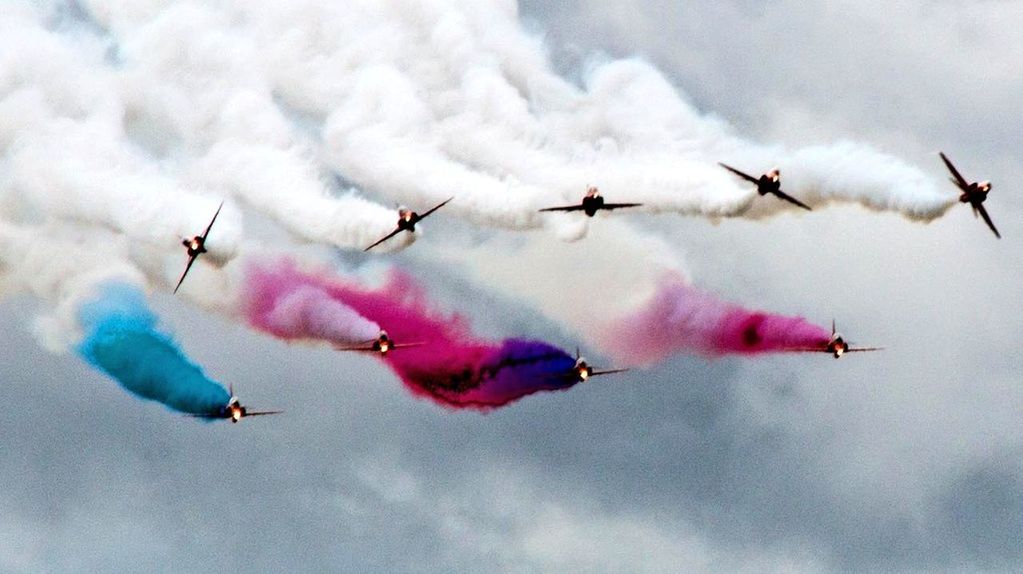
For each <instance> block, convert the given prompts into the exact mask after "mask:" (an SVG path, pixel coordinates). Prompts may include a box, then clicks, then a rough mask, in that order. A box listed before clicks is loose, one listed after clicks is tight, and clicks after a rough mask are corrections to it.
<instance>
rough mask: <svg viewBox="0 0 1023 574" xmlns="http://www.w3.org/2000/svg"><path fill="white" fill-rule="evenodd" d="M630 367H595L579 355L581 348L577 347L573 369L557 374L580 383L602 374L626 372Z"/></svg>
mask: <svg viewBox="0 0 1023 574" xmlns="http://www.w3.org/2000/svg"><path fill="white" fill-rule="evenodd" d="M628 370H629V369H595V368H594V367H593V366H591V365H590V364H589V363H588V362H587V361H586V358H585V357H582V356H580V355H579V348H578V347H576V349H575V365H573V366H572V369H571V370H570V371H568V372H566V373H561V374H559V375H555V376H557V377H562V378H566V379H572V380H575V381H576V382H578V383H584V382H586V381H587V380H588V379H589V378H590V377H596V376H600V375H610V374H612V373H624V372H625V371H628Z"/></svg>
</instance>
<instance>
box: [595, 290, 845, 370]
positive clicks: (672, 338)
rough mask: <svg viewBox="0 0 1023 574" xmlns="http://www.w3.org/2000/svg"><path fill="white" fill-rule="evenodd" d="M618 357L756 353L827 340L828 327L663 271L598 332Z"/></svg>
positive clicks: (648, 360) (635, 360)
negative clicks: (643, 295)
mask: <svg viewBox="0 0 1023 574" xmlns="http://www.w3.org/2000/svg"><path fill="white" fill-rule="evenodd" d="M597 338H598V340H599V342H600V344H601V346H602V348H604V349H606V350H607V351H608V352H609V353H610V354H611V356H612V357H614V358H615V359H616V361H618V362H622V363H625V364H633V365H650V364H653V363H656V362H658V361H660V360H662V359H664V358H666V357H668V356H669V355H672V354H674V353H678V352H695V353H698V354H701V355H705V356H719V355H726V354H740V355H755V354H760V353H772V352H786V351H792V350H793V349H800V348H814V347H821V346H823V345H826V344H827V342H828V340H829V339H830V338H831V333H830V331H828V330H827V329H825V328H823V327H819V326H817V325H814V324H812V323H809V322H808V321H806V320H805V319H803V318H801V317H786V316H782V315H774V314H770V313H764V312H760V311H750V310H748V309H744V308H742V307H740V306H738V305H735V304H733V303H728V302H725V301H721V300H720V299H718V298H717V297H715V296H713V295H711V294H709V293H705V292H702V291H699V290H697V289H695V288H693V287H692V286H691V285H689V284H688V283H686V281H685V280H684V279H683V278H681V277H679V276H677V275H668V276H666V277H665V278H664V279H662V280H661V284H660V285H659V286H658V289H657V291H656V293H655V294H654V296H653V297H652V298H651V299H650V301H649V302H648V303H646V304H645V305H644V306H643V307H642V308H641V309H639V310H638V311H636V312H634V313H631V314H629V315H626V316H624V317H621V318H618V319H615V320H614V321H612V322H611V323H610V324H609V325H607V326H605V328H604V329H602V330H601V332H600V333H598V335H597Z"/></svg>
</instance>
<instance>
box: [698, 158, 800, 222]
mask: <svg viewBox="0 0 1023 574" xmlns="http://www.w3.org/2000/svg"><path fill="white" fill-rule="evenodd" d="M718 165H720V166H721V167H723V168H725V169H727V170H728V171H730V172H732V173H734V174H735V175H737V176H739V177H741V178H742V179H745V180H746V181H748V182H750V183H752V184H754V185H756V186H757V193H759V194H760V195H767V194H768V193H770V194H773V195H775V196H776V197H777V198H778V199H782V200H784V201H787V202H789V203H791V204H793V205H798V206H799V207H802V208H803V209H805V210H807V211H812V210H811V209H810V206H809V205H807V204H805V203H803V202H802V201H799V200H798V199H796V198H794V197H792V196H791V195H789V194H787V193H785V192H784V191H782V190H781V171H780V170H779V169H778V168H773V169H772V170H771V171H769V172H767V173H765V174H764V175H761V176H760V177H759V178H756V177H753V176H752V175H749V174H748V173H743V172H741V171H739V170H737V169H735V168H734V167H732V166H730V165H725V164H723V163H721V162H718Z"/></svg>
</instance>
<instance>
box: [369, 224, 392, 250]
mask: <svg viewBox="0 0 1023 574" xmlns="http://www.w3.org/2000/svg"><path fill="white" fill-rule="evenodd" d="M399 233H401V228H400V227H395V228H394V231H392V232H390V233H388V234H387V235H385V236H383V237H381V238H380V239H378V240H377V242H376V243H374V244H373V245H370V246H369V247H367V248H365V249H363V252H366V251H369V250H370V249H373V248H374V247H376V246H377V245H380V244H381V243H383V242H384V241H387V240H388V239H390V238H392V237H394V236H395V235H397V234H399Z"/></svg>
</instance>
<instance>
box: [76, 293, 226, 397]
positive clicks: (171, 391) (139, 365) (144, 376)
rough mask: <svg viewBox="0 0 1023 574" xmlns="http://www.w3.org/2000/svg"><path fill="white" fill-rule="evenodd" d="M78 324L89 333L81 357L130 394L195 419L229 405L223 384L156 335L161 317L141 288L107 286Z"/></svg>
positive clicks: (161, 335)
mask: <svg viewBox="0 0 1023 574" xmlns="http://www.w3.org/2000/svg"><path fill="white" fill-rule="evenodd" d="M78 321H79V323H80V324H81V325H82V328H83V330H84V331H85V338H84V339H83V340H82V343H81V344H80V345H79V346H78V349H77V350H78V353H79V354H80V355H81V356H82V357H83V358H84V359H85V360H86V361H88V362H89V363H91V364H92V365H93V366H95V367H97V368H98V369H100V370H102V371H104V372H105V373H107V374H108V375H110V376H111V377H113V378H114V379H116V380H117V382H118V383H120V384H121V386H122V387H124V388H125V389H127V390H128V391H129V392H131V393H133V394H135V395H138V396H140V397H142V398H144V399H149V400H153V401H157V402H159V403H162V404H164V405H166V406H167V407H168V408H171V409H174V410H176V411H180V412H183V413H192V414H216V413H219V412H220V411H221V410H222V408H223V407H224V405H226V404H227V402H228V401H229V400H230V398H231V397H230V395H229V394H228V392H227V390H226V389H225V388H224V387H223V386H222V385H221V384H219V383H217V382H216V381H213V380H211V379H209V378H207V377H206V375H205V374H203V372H202V369H200V368H199V367H198V366H196V365H194V364H192V363H191V362H189V361H188V359H187V358H186V357H185V355H184V354H183V353H182V352H181V350H180V349H179V348H178V346H177V344H175V342H174V340H173V339H171V338H170V336H168V335H166V334H164V333H161V332H159V331H157V330H156V323H157V318H156V315H154V314H153V312H152V311H150V310H149V307H148V306H147V305H146V300H145V296H144V295H143V294H142V292H141V291H140V290H139V289H137V288H136V287H133V286H131V285H126V284H123V283H108V284H106V285H104V286H102V287H101V289H100V295H99V296H98V297H97V298H95V299H93V300H91V301H88V302H86V303H84V304H83V305H82V306H81V307H80V308H79V310H78Z"/></svg>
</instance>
